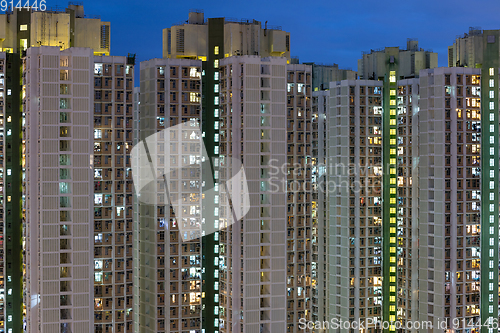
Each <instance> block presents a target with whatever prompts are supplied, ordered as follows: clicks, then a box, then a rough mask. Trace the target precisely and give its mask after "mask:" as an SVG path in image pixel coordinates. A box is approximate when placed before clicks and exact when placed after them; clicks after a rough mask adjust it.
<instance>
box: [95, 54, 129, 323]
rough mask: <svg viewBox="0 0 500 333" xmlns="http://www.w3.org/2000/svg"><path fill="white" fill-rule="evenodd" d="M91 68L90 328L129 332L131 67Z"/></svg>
mask: <svg viewBox="0 0 500 333" xmlns="http://www.w3.org/2000/svg"><path fill="white" fill-rule="evenodd" d="M92 71H93V75H94V78H93V90H92V91H91V92H90V93H91V94H93V95H94V96H93V100H94V105H93V114H94V117H93V138H94V139H93V141H94V147H93V149H94V176H93V179H94V180H93V189H94V190H93V191H94V194H93V202H94V204H93V205H94V225H93V228H94V315H95V332H96V333H100V332H106V331H107V330H113V331H114V332H120V333H122V332H132V323H133V321H132V313H131V310H132V306H133V302H132V296H133V295H132V294H133V291H132V289H133V263H132V256H133V255H132V239H133V216H132V206H133V194H132V170H131V162H130V157H129V155H130V152H131V150H132V144H133V133H132V131H133V84H134V65H133V64H128V63H127V58H126V57H109V56H95V57H94V64H93V68H92Z"/></svg>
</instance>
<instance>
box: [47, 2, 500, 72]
mask: <svg viewBox="0 0 500 333" xmlns="http://www.w3.org/2000/svg"><path fill="white" fill-rule="evenodd" d="M49 1H51V0H48V1H47V2H48V6H51V5H58V6H66V5H67V2H62V1H60V0H58V1H57V2H54V3H52V2H50V3H49ZM52 1H53V0H52ZM83 4H84V7H85V13H86V14H89V15H100V16H101V18H102V20H105V21H110V22H111V53H112V55H126V54H127V53H129V52H130V53H136V54H137V61H138V62H140V61H144V60H148V59H151V58H156V57H161V56H162V29H163V28H166V27H169V26H171V25H172V24H173V23H176V22H179V21H183V20H187V18H188V12H189V9H191V8H195V9H202V10H203V11H204V12H205V18H207V17H232V18H238V19H240V18H245V19H256V20H258V21H261V22H262V23H264V22H265V21H268V24H269V25H279V26H282V27H283V30H285V31H289V32H290V33H291V53H292V55H293V56H298V57H299V58H300V61H301V62H303V61H314V62H319V63H325V64H330V63H338V64H339V65H340V67H344V68H352V69H354V70H356V69H357V59H358V58H359V57H360V55H361V52H362V51H369V50H370V49H375V48H381V47H384V46H401V47H406V39H407V38H408V37H410V38H417V39H418V40H419V45H420V47H422V48H424V49H432V50H433V51H434V52H438V54H439V65H440V66H446V61H447V60H446V57H447V55H446V54H447V47H448V46H449V45H451V44H452V43H453V40H454V39H455V38H456V36H457V35H462V34H463V33H464V32H467V31H468V30H469V27H470V26H478V27H481V28H483V29H500V20H499V13H500V2H499V1H498V0H495V1H493V0H489V1H484V0H475V1H471V0H454V1H449V0H421V1H404V0H402V1H394V0H392V1H388V0H378V1H373V0H372V1H365V0H343V1H327V2H317V1H314V2H313V1H310V2H309V1H300V2H299V1H290V0H289V1H284V0H272V1H271V0H252V1H241V0H240V1H234V2H233V1H232V2H228V1H219V0H210V1H155V0H151V1H137V0H134V1H132V0H120V1H116V0H111V1H110V0H105V1H103V0H101V1H97V0H86V1H83Z"/></svg>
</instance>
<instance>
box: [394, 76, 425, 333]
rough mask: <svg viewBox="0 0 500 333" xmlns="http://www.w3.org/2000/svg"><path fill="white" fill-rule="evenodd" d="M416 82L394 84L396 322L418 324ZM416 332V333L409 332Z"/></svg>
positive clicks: (417, 133) (417, 86)
mask: <svg viewBox="0 0 500 333" xmlns="http://www.w3.org/2000/svg"><path fill="white" fill-rule="evenodd" d="M419 98H420V96H419V79H407V80H399V81H398V102H397V106H398V108H397V111H398V112H397V114H398V116H397V117H398V123H397V126H398V129H397V132H398V139H397V145H398V148H397V149H398V150H397V156H398V157H397V158H398V161H397V162H398V170H397V171H398V173H397V176H398V178H397V185H398V189H397V194H398V195H397V203H398V237H399V244H398V245H399V247H400V250H399V251H398V278H397V283H398V314H397V315H398V319H400V320H401V321H402V322H403V323H409V322H411V321H415V320H418V297H416V295H418V286H419V284H418V277H419V271H418V253H419V249H418V244H419V242H418V240H419V238H418V231H419V225H418V222H419V219H418V208H419V205H418V198H419V177H418V170H419V168H418V166H419V164H418V161H419V152H418V142H419V128H418V124H419V122H418V112H419V105H420V104H419ZM413 331H418V330H416V329H415V330H413Z"/></svg>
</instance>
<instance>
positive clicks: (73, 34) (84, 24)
mask: <svg viewBox="0 0 500 333" xmlns="http://www.w3.org/2000/svg"><path fill="white" fill-rule="evenodd" d="M49 6H50V4H49ZM42 45H44V46H57V47H59V48H61V49H67V48H69V47H88V48H91V49H93V50H94V54H96V55H109V52H110V23H109V22H103V21H101V18H100V17H99V16H93V17H92V16H90V17H89V16H88V15H85V14H84V10H83V5H82V4H78V3H70V4H69V5H68V8H66V9H65V10H64V11H60V10H54V9H52V8H50V7H48V8H46V9H45V10H44V11H42V10H41V8H40V9H39V10H36V11H35V10H27V9H24V8H23V9H16V8H14V11H13V12H11V13H4V14H0V50H1V51H3V52H8V53H21V52H22V51H25V50H26V49H27V48H28V47H33V46H42Z"/></svg>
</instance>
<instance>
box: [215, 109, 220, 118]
mask: <svg viewBox="0 0 500 333" xmlns="http://www.w3.org/2000/svg"><path fill="white" fill-rule="evenodd" d="M218 116H219V109H214V117H218Z"/></svg>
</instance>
